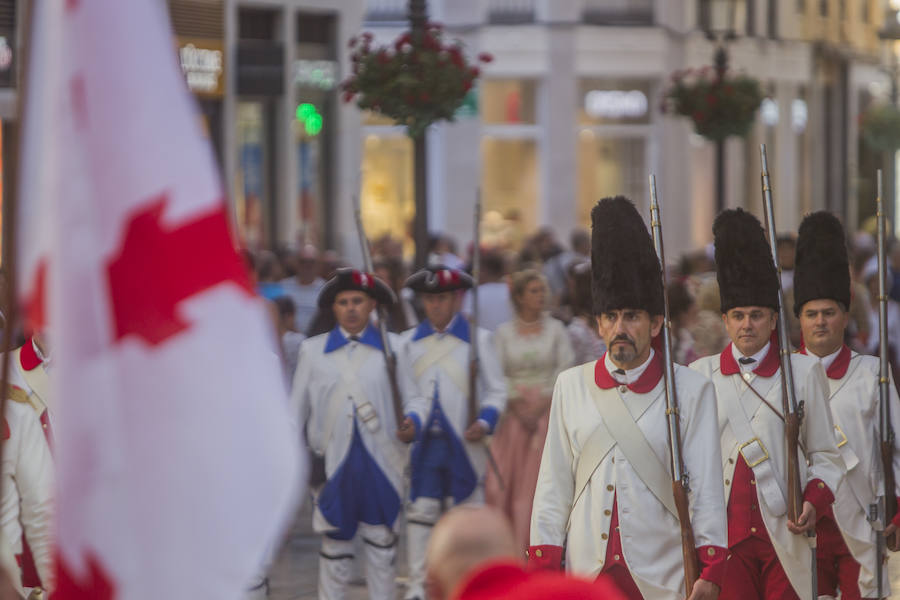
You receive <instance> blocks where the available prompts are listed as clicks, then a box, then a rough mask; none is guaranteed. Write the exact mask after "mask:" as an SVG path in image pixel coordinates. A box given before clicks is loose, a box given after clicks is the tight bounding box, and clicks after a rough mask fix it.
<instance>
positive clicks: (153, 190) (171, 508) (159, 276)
mask: <svg viewBox="0 0 900 600" xmlns="http://www.w3.org/2000/svg"><path fill="white" fill-rule="evenodd" d="M165 6H166V5H165V3H164V2H161V1H160V0H127V1H126V0H34V1H33V2H32V10H33V15H32V29H31V43H30V56H29V66H28V73H27V80H26V105H25V112H24V117H23V126H24V139H23V146H22V156H21V161H22V162H21V171H20V178H21V194H20V217H21V220H20V226H19V236H20V242H21V243H20V245H19V246H20V258H19V260H20V270H19V274H20V275H19V281H20V289H21V291H22V298H23V301H24V302H25V304H26V305H27V313H28V318H29V321H30V322H31V324H32V325H33V326H35V327H43V328H46V330H47V331H48V332H49V340H50V345H51V346H52V351H51V355H52V372H51V378H52V380H53V383H54V394H55V406H57V407H58V412H57V414H56V415H55V420H56V423H55V436H56V446H55V448H54V455H55V459H56V463H57V469H58V476H57V483H58V496H57V523H56V530H57V536H58V540H57V543H58V564H57V568H56V572H57V582H56V586H57V595H56V597H57V598H59V599H60V600H69V599H73V598H92V599H112V598H117V599H125V598H127V599H143V598H146V599H151V598H152V599H154V600H156V599H158V598H208V599H211V600H212V599H215V600H223V599H225V600H227V599H237V598H239V597H240V596H241V594H242V590H244V589H245V588H246V586H247V585H248V583H249V582H250V580H251V579H252V578H253V576H254V575H257V574H259V569H260V568H261V567H262V563H263V558H264V555H265V554H266V553H267V552H268V551H271V549H272V545H273V544H274V543H275V542H276V538H277V536H278V534H279V533H280V531H281V530H282V529H283V527H284V525H285V522H286V519H287V518H288V517H289V513H290V512H292V509H293V507H294V503H295V500H296V498H297V496H298V493H299V481H301V480H302V473H301V471H302V469H303V468H305V467H304V466H303V465H301V464H300V463H299V459H298V457H299V456H300V453H299V448H298V439H299V435H298V434H297V429H296V425H295V424H294V423H293V420H292V418H291V417H290V415H289V412H288V408H287V406H288V405H287V400H286V397H285V391H284V389H283V383H282V381H283V379H282V377H281V375H280V364H279V361H278V358H277V355H276V353H275V345H274V344H275V341H274V335H273V334H272V332H271V330H270V329H271V326H270V325H269V324H268V323H267V313H266V309H265V306H264V305H263V304H262V301H261V300H260V299H259V298H258V297H257V296H256V295H255V294H254V291H253V287H252V284H251V281H250V279H249V278H248V275H247V273H246V271H245V269H244V267H243V264H242V261H241V260H240V257H239V255H238V253H237V252H236V251H235V248H234V244H233V241H232V238H231V235H230V233H229V225H228V213H227V210H226V205H225V203H224V199H223V198H224V194H223V190H222V186H221V183H220V180H219V177H218V175H217V173H216V168H215V163H214V158H213V153H212V150H211V148H210V146H209V143H208V141H207V140H206V139H204V137H203V134H202V132H201V126H200V121H199V118H198V116H197V114H196V113H195V111H194V110H193V108H192V100H191V99H190V96H189V93H188V91H187V89H186V86H185V84H184V81H183V76H182V74H181V72H180V70H179V68H178V65H177V63H176V59H175V53H174V47H173V39H174V38H173V34H172V31H171V29H170V27H169V22H168V15H167V13H166V8H165Z"/></svg>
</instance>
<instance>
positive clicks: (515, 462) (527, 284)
mask: <svg viewBox="0 0 900 600" xmlns="http://www.w3.org/2000/svg"><path fill="white" fill-rule="evenodd" d="M547 293H548V289H547V282H546V280H545V279H544V276H543V275H541V274H540V273H539V272H538V271H535V270H533V269H527V270H524V271H520V272H518V273H515V274H513V276H512V281H511V290H510V296H511V298H512V301H513V307H514V309H515V314H516V316H515V318H514V319H513V320H512V321H509V322H507V323H503V324H501V325H500V326H499V327H498V328H497V331H496V333H495V334H494V336H495V343H496V346H497V349H498V351H499V353H500V359H501V361H502V364H503V371H504V374H505V375H506V381H507V390H508V392H507V393H508V400H507V405H506V411H505V412H504V413H503V416H502V418H501V419H500V423H499V425H498V427H497V433H496V435H495V436H494V440H493V442H492V443H491V451H492V452H493V454H494V458H495V459H496V461H497V465H498V467H499V471H500V474H501V476H502V479H503V484H504V486H503V488H502V489H501V486H500V482H499V481H498V480H497V477H496V475H495V473H493V472H492V471H491V470H490V469H488V472H487V478H486V481H485V496H486V499H487V502H488V504H491V505H493V506H496V507H498V508H499V509H500V510H502V511H503V512H504V513H506V515H507V516H508V517H509V518H510V520H511V522H512V524H513V530H514V532H515V534H516V542H517V543H518V544H519V545H520V546H521V547H522V548H525V547H527V546H528V537H529V528H530V524H531V504H532V501H533V500H534V489H535V486H536V485H537V476H538V470H539V468H540V465H541V452H542V450H543V448H544V438H545V437H546V435H547V423H548V420H549V416H550V397H551V395H552V393H553V386H554V384H555V383H556V376H557V375H559V373H560V372H561V371H563V370H565V369H567V368H569V367H571V366H572V365H573V364H574V360H575V355H574V353H573V351H572V344H571V342H570V341H569V335H568V333H567V332H566V328H565V326H564V325H563V324H562V323H561V322H560V321H557V320H556V319H554V318H553V317H551V316H549V315H548V314H546V313H545V305H546V299H547Z"/></svg>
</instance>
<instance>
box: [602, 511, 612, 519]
mask: <svg viewBox="0 0 900 600" xmlns="http://www.w3.org/2000/svg"><path fill="white" fill-rule="evenodd" d="M603 514H604V515H606V516H607V517H608V516H609V515H611V514H612V511H611V510H609V509H606V510H604V511H603Z"/></svg>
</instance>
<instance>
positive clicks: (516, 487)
mask: <svg viewBox="0 0 900 600" xmlns="http://www.w3.org/2000/svg"><path fill="white" fill-rule="evenodd" d="M549 421H550V409H549V406H548V408H547V410H546V411H545V412H544V413H543V414H542V415H541V416H540V418H539V419H538V422H537V427H536V428H535V429H534V430H533V431H529V430H528V429H527V428H526V427H525V426H524V425H522V422H521V421H520V420H519V419H518V418H517V417H516V416H515V415H513V414H511V413H509V412H506V413H504V415H503V417H502V418H501V420H500V423H499V425H498V426H497V433H496V434H495V435H494V439H493V441H492V442H491V452H492V453H493V454H494V458H495V459H496V461H497V466H498V467H499V470H500V474H501V476H502V478H503V483H504V488H503V489H500V484H499V482H498V481H497V477H496V476H495V474H494V472H493V469H492V468H491V467H490V466H488V470H487V475H486V477H485V482H484V494H485V501H486V502H487V503H488V504H490V505H491V506H496V507H497V508H499V509H500V510H502V511H503V512H504V513H505V514H506V515H507V516H508V517H509V519H510V521H511V522H512V526H513V532H514V533H515V536H516V543H517V544H518V545H519V546H520V547H521V548H523V549H525V548H527V547H528V545H529V543H528V539H529V532H530V530H531V505H532V503H533V502H534V489H535V486H536V485H537V478H538V470H539V469H540V467H541V453H542V452H543V450H544V438H546V437H547V424H548V423H549Z"/></svg>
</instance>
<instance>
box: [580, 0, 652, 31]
mask: <svg viewBox="0 0 900 600" xmlns="http://www.w3.org/2000/svg"><path fill="white" fill-rule="evenodd" d="M582 18H583V20H584V22H585V23H588V24H590V25H620V26H630V27H643V26H649V25H653V0H586V1H585V6H584V13H583V15H582Z"/></svg>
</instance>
